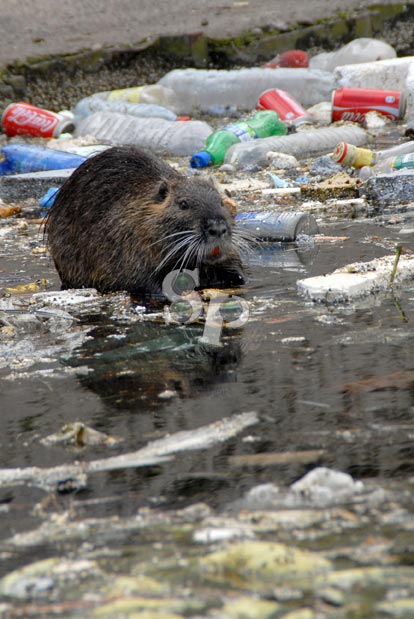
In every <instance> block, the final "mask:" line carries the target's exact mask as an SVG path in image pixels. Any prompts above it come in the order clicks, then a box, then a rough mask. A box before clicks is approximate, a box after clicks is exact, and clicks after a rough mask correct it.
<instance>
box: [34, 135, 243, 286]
mask: <svg viewBox="0 0 414 619" xmlns="http://www.w3.org/2000/svg"><path fill="white" fill-rule="evenodd" d="M46 232H47V236H48V243H49V247H50V251H51V254H52V257H53V260H54V263H55V265H56V268H57V271H58V273H59V276H60V279H61V282H62V289H66V288H82V287H88V288H89V287H91V288H96V289H97V290H99V291H100V292H110V291H116V290H126V291H129V292H132V293H134V292H148V293H160V292H161V290H162V282H163V280H164V278H165V276H166V275H167V274H168V273H170V272H171V271H173V270H177V269H184V268H186V269H191V270H193V269H195V268H196V267H197V268H198V273H199V282H200V287H201V288H205V287H228V286H235V285H236V286H237V285H241V284H243V283H244V276H243V269H242V265H241V259H240V255H239V251H238V246H242V245H243V239H242V238H241V237H239V235H238V233H237V232H235V231H234V217H233V214H232V210H231V207H230V206H229V205H228V204H226V201H225V200H224V201H223V200H222V198H221V196H220V194H219V192H218V191H217V189H216V188H215V187H214V185H213V184H212V183H211V182H210V181H208V180H206V179H204V180H202V179H200V178H195V177H191V178H190V177H187V176H185V175H184V174H180V173H179V172H177V171H176V170H174V169H173V168H172V167H171V166H169V165H168V164H166V163H165V162H164V161H162V160H161V159H159V158H158V157H156V156H154V155H152V154H149V153H147V152H143V151H142V150H139V149H136V148H129V147H128V148H127V147H113V148H110V149H108V150H105V151H103V152H101V153H99V154H97V155H95V156H93V157H90V158H89V159H87V160H86V161H85V162H84V163H82V164H81V165H80V166H79V167H78V168H77V169H76V170H75V171H74V172H73V174H72V175H71V176H70V177H69V179H68V180H67V181H66V182H65V183H64V185H63V186H62V187H61V189H60V190H59V192H58V194H57V197H56V200H55V203H54V205H53V206H52V208H51V210H50V214H49V216H48V218H47V222H46Z"/></svg>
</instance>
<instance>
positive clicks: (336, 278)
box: [297, 255, 414, 303]
mask: <svg viewBox="0 0 414 619" xmlns="http://www.w3.org/2000/svg"><path fill="white" fill-rule="evenodd" d="M394 263H395V256H384V257H383V258H376V259H375V260H372V261H370V262H355V263H353V264H348V265H346V266H344V267H341V268H339V269H336V270H335V271H334V272H333V273H330V274H328V275H318V276H316V277H309V278H307V279H302V280H299V281H298V282H297V288H298V292H299V293H300V294H303V295H306V296H307V297H309V298H311V299H312V300H313V301H323V302H325V303H340V302H346V301H352V300H354V299H358V298H360V297H364V296H366V295H370V294H375V293H379V292H385V291H386V290H387V289H388V288H389V287H390V286H391V279H390V278H391V273H392V271H393V267H394ZM410 278H414V257H412V256H404V255H402V256H400V259H399V262H398V265H397V270H396V273H395V277H394V280H393V282H392V286H398V285H400V284H401V283H402V282H404V281H406V280H407V279H410Z"/></svg>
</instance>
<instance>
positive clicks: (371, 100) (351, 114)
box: [332, 88, 406, 123]
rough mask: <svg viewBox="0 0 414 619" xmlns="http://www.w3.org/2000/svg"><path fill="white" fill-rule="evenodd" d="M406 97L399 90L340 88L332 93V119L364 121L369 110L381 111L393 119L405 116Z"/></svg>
mask: <svg viewBox="0 0 414 619" xmlns="http://www.w3.org/2000/svg"><path fill="white" fill-rule="evenodd" d="M405 107H406V99H405V96H404V94H403V93H402V92H400V91H399V90H374V89H369V88H340V89H339V90H334V92H333V94H332V120H333V121H336V120H349V121H351V122H355V123H361V122H363V121H364V118H365V114H367V113H368V112H379V113H380V114H383V115H384V116H388V118H391V119H392V120H401V119H402V118H404V114H405Z"/></svg>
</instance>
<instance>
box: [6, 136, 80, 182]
mask: <svg viewBox="0 0 414 619" xmlns="http://www.w3.org/2000/svg"><path fill="white" fill-rule="evenodd" d="M1 155H2V157H3V160H2V161H1V162H0V175H2V176H4V175H6V174H23V173H25V172H37V171H40V170H63V169H68V168H77V167H78V166H79V165H80V164H81V163H83V162H84V161H85V159H86V157H81V156H80V155H73V154H71V153H65V152H62V151H58V150H54V149H51V148H43V147H42V146H33V145H29V144H7V145H6V146H3V147H2V148H1Z"/></svg>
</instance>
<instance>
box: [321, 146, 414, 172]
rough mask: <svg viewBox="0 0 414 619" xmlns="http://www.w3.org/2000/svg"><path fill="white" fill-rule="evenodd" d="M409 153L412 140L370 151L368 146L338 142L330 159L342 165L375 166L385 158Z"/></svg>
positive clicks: (413, 147)
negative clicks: (362, 146) (361, 146)
mask: <svg viewBox="0 0 414 619" xmlns="http://www.w3.org/2000/svg"><path fill="white" fill-rule="evenodd" d="M409 153H414V142H413V141H409V142H404V143H403V144H397V146H393V147H392V148H387V149H386V150H380V151H372V150H369V149H368V148H359V147H357V146H354V145H353V144H347V143H346V142H340V143H339V144H338V145H337V147H336V148H335V150H334V152H333V154H332V159H333V160H334V161H336V162H337V163H341V164H342V165H344V166H352V167H353V168H363V167H365V166H370V167H371V166H375V165H376V164H379V162H383V161H384V160H385V159H392V158H393V157H394V158H395V157H397V156H398V155H406V154H409ZM386 167H387V166H386Z"/></svg>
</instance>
